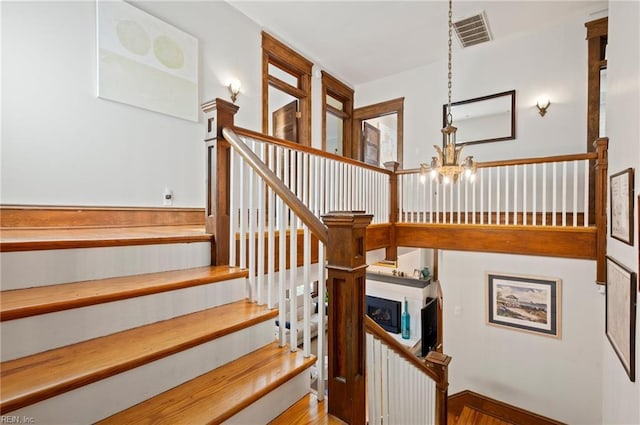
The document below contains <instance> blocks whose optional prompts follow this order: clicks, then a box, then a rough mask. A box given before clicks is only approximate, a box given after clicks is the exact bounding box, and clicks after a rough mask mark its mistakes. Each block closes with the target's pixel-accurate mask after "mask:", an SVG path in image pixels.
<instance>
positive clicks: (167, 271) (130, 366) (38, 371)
mask: <svg viewBox="0 0 640 425" xmlns="http://www.w3.org/2000/svg"><path fill="white" fill-rule="evenodd" d="M189 235H191V236H189ZM0 251H1V253H0V256H1V257H0V260H1V262H2V275H1V277H2V293H1V298H0V321H1V324H0V326H1V334H2V351H1V354H2V363H1V364H0V370H1V374H0V378H1V381H0V411H1V414H2V415H3V418H4V417H6V416H9V417H16V418H20V419H21V420H23V421H32V422H34V423H38V424H88V423H105V424H111V423H113V424H123V423H127V424H130V423H131V424H133V423H153V424H162V423H167V424H178V423H189V424H192V423H194V424H197V423H222V422H225V423H238V424H265V423H268V422H269V421H271V420H272V419H274V418H275V417H277V416H278V415H280V414H281V413H282V412H283V411H285V410H286V409H287V408H288V407H289V406H291V405H293V404H294V403H295V402H296V401H297V400H299V399H301V398H302V397H303V396H305V395H306V394H308V392H309V383H310V379H309V373H308V368H309V367H310V366H311V365H312V364H313V363H314V361H315V358H314V357H313V356H311V357H308V358H304V357H303V355H302V354H301V353H300V352H299V351H298V352H291V351H290V350H289V349H288V347H279V346H278V344H277V343H276V342H274V341H275V336H274V320H275V318H276V316H277V310H269V309H267V308H266V307H264V306H259V305H257V304H254V303H250V302H248V301H247V300H246V299H245V298H246V278H247V272H246V271H244V270H240V269H237V268H230V267H228V266H210V265H209V264H208V263H209V262H210V260H209V259H210V255H211V240H210V237H209V236H207V235H205V234H204V231H203V227H200V228H195V227H193V226H191V228H189V229H188V231H187V230H186V229H177V228H176V226H157V227H153V226H151V227H145V228H144V229H143V228H141V227H134V228H119V229H114V228H94V227H92V228H90V229H73V231H64V230H62V229H38V230H26V229H6V228H3V229H2V235H1V241H0ZM5 415H6V416H5ZM23 423H24V422H23Z"/></svg>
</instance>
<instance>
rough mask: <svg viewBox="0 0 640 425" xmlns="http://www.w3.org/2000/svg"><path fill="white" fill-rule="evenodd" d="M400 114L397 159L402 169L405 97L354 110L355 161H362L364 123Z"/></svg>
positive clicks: (353, 144) (397, 133) (353, 151)
mask: <svg viewBox="0 0 640 425" xmlns="http://www.w3.org/2000/svg"><path fill="white" fill-rule="evenodd" d="M391 114H398V123H397V124H398V127H397V129H396V143H397V153H396V155H397V159H396V161H397V162H398V163H399V164H400V168H402V159H403V155H402V151H403V141H402V138H403V133H404V97H399V98H397V99H391V100H387V101H385V102H380V103H375V104H373V105H367V106H362V107H360V108H356V109H354V110H353V139H352V140H353V143H352V146H353V150H352V155H353V158H354V159H358V160H360V161H362V160H363V159H364V158H363V155H364V149H363V148H364V147H363V146H362V122H363V121H366V120H370V119H373V118H378V117H382V116H385V115H391Z"/></svg>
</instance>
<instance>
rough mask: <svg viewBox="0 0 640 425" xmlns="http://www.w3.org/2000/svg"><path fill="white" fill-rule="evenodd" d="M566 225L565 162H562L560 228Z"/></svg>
mask: <svg viewBox="0 0 640 425" xmlns="http://www.w3.org/2000/svg"><path fill="white" fill-rule="evenodd" d="M566 225H567V161H563V162H562V226H563V227H565V226H566Z"/></svg>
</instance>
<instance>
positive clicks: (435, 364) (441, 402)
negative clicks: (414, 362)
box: [424, 351, 451, 425]
mask: <svg viewBox="0 0 640 425" xmlns="http://www.w3.org/2000/svg"><path fill="white" fill-rule="evenodd" d="M424 361H425V364H426V365H427V367H428V368H429V369H432V370H433V371H435V372H436V374H437V375H438V379H437V381H436V425H447V399H448V392H449V363H450V362H451V357H449V356H447V355H446V354H442V353H438V352H436V351H431V352H429V354H427V357H426V358H425V359H424Z"/></svg>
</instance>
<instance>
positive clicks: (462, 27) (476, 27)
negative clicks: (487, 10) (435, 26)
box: [453, 12, 491, 47]
mask: <svg viewBox="0 0 640 425" xmlns="http://www.w3.org/2000/svg"><path fill="white" fill-rule="evenodd" d="M453 28H455V30H456V35H457V36H458V40H460V44H462V47H469V46H473V45H475V44H480V43H484V42H485V41H490V40H491V33H490V32H489V25H488V24H487V17H486V16H485V14H484V12H482V13H479V14H477V15H474V16H471V17H469V18H465V19H461V20H460V21H457V22H454V23H453Z"/></svg>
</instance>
